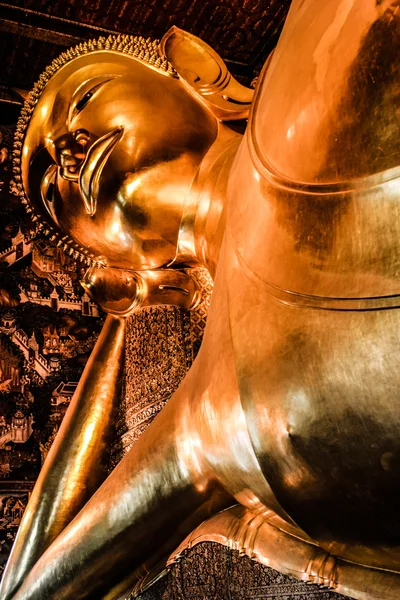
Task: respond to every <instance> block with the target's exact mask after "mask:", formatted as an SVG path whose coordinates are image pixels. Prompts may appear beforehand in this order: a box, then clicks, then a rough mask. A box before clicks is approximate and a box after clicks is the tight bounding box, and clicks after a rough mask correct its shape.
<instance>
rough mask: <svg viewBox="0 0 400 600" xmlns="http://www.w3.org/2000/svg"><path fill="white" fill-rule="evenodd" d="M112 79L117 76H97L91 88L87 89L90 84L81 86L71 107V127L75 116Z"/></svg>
mask: <svg viewBox="0 0 400 600" xmlns="http://www.w3.org/2000/svg"><path fill="white" fill-rule="evenodd" d="M112 79H115V77H110V76H103V77H96V78H94V79H92V81H91V83H92V86H91V87H90V88H89V89H87V88H88V84H86V85H85V86H82V87H83V89H82V87H81V88H80V90H79V91H78V92H77V93H76V94H74V97H73V98H72V101H71V105H70V109H69V124H70V127H71V126H72V121H73V120H74V119H75V117H76V116H77V115H78V114H79V113H80V112H81V111H82V110H83V109H84V108H85V107H86V106H87V105H88V103H89V102H90V101H91V100H92V98H93V96H95V95H96V93H97V92H98V90H99V89H100V88H101V87H103V85H105V84H106V83H108V82H109V81H111V80H112ZM84 88H86V91H84Z"/></svg>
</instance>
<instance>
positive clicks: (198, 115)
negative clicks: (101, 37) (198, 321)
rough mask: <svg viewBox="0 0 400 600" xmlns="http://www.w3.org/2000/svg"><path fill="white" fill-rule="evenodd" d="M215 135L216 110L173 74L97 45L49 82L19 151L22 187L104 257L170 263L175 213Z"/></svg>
mask: <svg viewBox="0 0 400 600" xmlns="http://www.w3.org/2000/svg"><path fill="white" fill-rule="evenodd" d="M216 134H217V125H216V120H215V119H214V117H213V116H212V115H211V114H210V113H209V112H208V111H207V109H205V108H204V107H203V105H202V104H201V102H200V101H198V100H196V99H195V98H194V97H193V96H192V95H191V94H190V93H189V92H188V91H187V90H186V88H185V87H184V85H183V84H182V83H181V82H180V81H179V80H178V79H176V78H174V77H171V76H169V75H166V74H164V73H162V72H159V71H157V70H155V69H153V68H151V67H150V66H148V65H147V64H146V63H144V62H140V61H138V60H136V59H134V58H132V57H131V56H129V55H124V54H122V53H117V52H114V51H96V52H92V53H89V54H87V55H82V56H79V57H78V58H76V59H74V60H72V61H71V62H69V63H67V64H66V65H64V66H63V67H62V68H61V69H59V70H58V71H57V73H56V74H55V75H54V76H53V77H52V78H51V79H50V80H49V82H48V83H47V85H46V87H45V89H44V91H43V93H42V95H41V96H40V99H39V101H38V103H37V105H36V107H35V109H34V112H33V114H32V117H31V120H30V123H29V126H28V128H27V132H26V136H25V140H24V145H23V151H22V163H21V166H22V178H23V184H24V187H25V190H26V193H27V195H28V197H29V199H30V201H31V202H32V204H33V205H35V206H36V207H37V208H38V209H39V210H41V211H42V212H44V211H47V213H48V215H49V219H50V220H52V221H54V222H55V223H56V225H57V226H58V227H59V228H60V229H61V230H62V231H63V232H65V234H67V235H68V236H69V237H71V238H72V239H73V240H74V241H75V242H76V243H78V244H79V245H80V246H82V247H83V248H85V249H86V250H88V251H89V252H91V253H93V254H94V255H95V256H96V257H101V258H103V259H104V260H105V261H106V262H107V263H108V264H110V265H111V266H116V267H124V268H132V269H137V270H140V269H153V268H157V267H160V266H163V265H166V264H168V263H169V262H170V261H171V260H173V258H174V255H175V251H176V244H177V236H178V231H179V225H180V221H181V217H182V211H183V207H184V203H185V199H186V197H187V194H188V191H189V189H190V186H191V183H192V181H193V178H194V176H195V174H196V172H197V170H198V167H199V165H200V162H201V160H202V158H203V157H204V155H205V154H206V152H207V150H208V148H209V147H210V145H211V144H212V143H213V141H214V139H215V137H216Z"/></svg>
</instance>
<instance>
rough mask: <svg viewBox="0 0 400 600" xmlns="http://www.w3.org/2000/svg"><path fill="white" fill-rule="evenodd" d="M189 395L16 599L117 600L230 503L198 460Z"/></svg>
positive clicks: (153, 429) (146, 438)
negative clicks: (186, 409) (184, 539)
mask: <svg viewBox="0 0 400 600" xmlns="http://www.w3.org/2000/svg"><path fill="white" fill-rule="evenodd" d="M190 391H191V389H190V387H189V389H187V388H186V386H183V388H181V389H180V391H179V392H178V394H176V395H175V396H174V397H173V398H172V399H171V400H170V401H169V403H168V404H167V406H166V407H165V408H164V409H163V410H162V412H161V413H160V414H159V415H158V417H157V418H156V419H155V420H154V421H153V423H152V424H151V425H150V426H149V428H148V429H147V430H146V432H145V433H144V434H143V435H142V437H140V438H139V440H138V441H137V442H136V443H135V444H134V446H133V448H132V449H131V450H130V452H129V453H128V454H127V455H126V456H125V457H124V458H123V459H122V461H121V462H120V463H119V465H118V466H117V467H116V468H115V469H114V471H113V473H112V474H111V475H110V476H109V478H108V479H107V480H106V481H105V482H104V483H103V485H102V486H101V487H100V488H99V490H98V491H97V492H96V493H95V494H94V496H93V497H92V498H91V499H90V500H89V502H88V503H87V504H86V505H85V507H84V508H83V509H82V511H81V512H80V513H79V514H78V515H77V516H76V517H75V519H74V520H73V521H72V522H71V523H70V524H69V525H68V526H67V527H66V528H65V529H64V531H63V532H62V533H61V534H60V535H59V536H58V537H57V539H56V540H55V541H54V542H53V544H52V545H51V546H50V548H48V550H47V551H46V552H45V553H44V554H43V555H42V557H41V558H40V559H39V561H38V562H37V563H36V565H35V566H34V567H33V569H32V571H31V572H30V574H29V575H28V577H27V578H26V579H25V581H24V583H23V585H22V586H21V587H20V589H19V590H18V592H17V593H16V595H15V596H14V597H13V598H14V600H17V599H18V600H22V599H23V600H28V599H29V600H44V599H46V600H51V599H54V600H55V599H57V600H67V599H68V600H72V599H74V600H76V599H77V598H96V599H99V598H103V599H105V598H107V599H109V600H111V599H114V598H117V597H119V594H121V593H122V592H124V591H125V590H126V589H128V588H129V586H132V585H133V584H134V583H135V581H137V579H138V578H139V579H140V578H141V577H142V576H143V575H144V574H145V573H146V571H147V569H150V568H153V567H154V566H155V565H156V564H157V563H159V562H160V560H161V559H162V558H165V556H168V555H169V554H170V553H171V552H172V550H174V549H175V548H176V546H177V545H178V544H179V543H180V542H181V541H182V539H183V538H184V537H185V536H186V535H187V534H188V533H189V532H190V531H191V530H192V529H193V528H194V527H195V526H196V525H198V524H199V523H200V522H201V521H203V520H204V519H206V518H208V517H209V516H210V515H212V514H214V513H215V512H216V511H218V510H220V509H222V508H224V507H226V506H227V505H229V504H230V503H232V500H231V499H230V498H229V497H228V496H227V495H226V494H225V493H224V492H223V491H222V489H221V488H220V486H219V485H218V484H217V483H216V481H215V479H214V478H213V477H212V476H211V474H210V470H209V468H208V467H207V465H206V464H205V463H204V460H203V459H202V457H201V455H199V454H198V449H197V446H196V444H195V443H193V440H194V439H195V432H194V431H193V432H191V431H187V427H188V425H189V423H188V417H189V415H188V414H186V411H185V406H186V404H187V395H188V394H190ZM189 427H190V425H189ZM104 594H105V595H104Z"/></svg>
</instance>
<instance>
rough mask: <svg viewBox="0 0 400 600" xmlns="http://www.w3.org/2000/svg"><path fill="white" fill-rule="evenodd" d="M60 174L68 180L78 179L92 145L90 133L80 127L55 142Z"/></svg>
mask: <svg viewBox="0 0 400 600" xmlns="http://www.w3.org/2000/svg"><path fill="white" fill-rule="evenodd" d="M53 144H54V147H55V151H56V160H57V164H58V165H59V167H60V175H61V177H63V178H64V179H67V180H68V181H78V179H79V171H80V168H81V166H82V164H83V162H84V160H85V158H86V153H87V150H88V148H89V146H90V134H89V132H88V131H86V130H85V129H78V130H76V131H73V132H69V133H66V134H63V135H61V136H59V137H58V138H57V139H56V140H54V142H53Z"/></svg>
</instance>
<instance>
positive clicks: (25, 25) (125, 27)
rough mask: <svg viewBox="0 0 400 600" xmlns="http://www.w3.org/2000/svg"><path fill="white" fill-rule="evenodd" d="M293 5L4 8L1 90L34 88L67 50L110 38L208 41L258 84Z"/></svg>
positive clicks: (20, 0) (37, 3)
mask: <svg viewBox="0 0 400 600" xmlns="http://www.w3.org/2000/svg"><path fill="white" fill-rule="evenodd" d="M289 5H290V0H10V1H9V2H8V3H4V2H0V65H1V68H0V85H2V86H8V87H18V88H22V89H30V88H31V87H32V85H33V83H34V82H35V80H36V79H37V78H38V77H39V75H40V73H41V72H42V71H43V70H44V68H45V67H46V65H47V64H48V63H49V62H51V60H52V59H53V58H55V57H56V56H57V55H58V54H60V53H61V52H62V51H63V50H64V48H65V47H69V46H72V45H75V44H77V43H79V42H80V41H81V40H83V39H90V38H94V37H99V36H100V35H106V34H109V33H115V32H118V33H129V34H133V35H143V36H144V37H149V36H150V37H153V38H160V37H161V36H162V35H163V34H164V33H165V32H166V31H167V29H168V28H169V27H170V26H171V25H177V26H178V27H181V28H183V29H186V30H188V31H190V32H192V33H194V34H195V35H198V36H200V37H202V38H203V39H204V40H205V41H206V42H208V43H209V44H210V45H211V46H212V47H213V48H214V49H215V50H216V51H217V52H218V53H219V54H221V56H223V57H224V59H225V60H226V61H227V62H229V66H230V69H231V71H232V72H233V73H234V74H236V75H237V76H239V77H241V78H244V79H247V80H249V79H251V78H252V77H253V76H254V74H256V73H257V71H258V70H259V68H260V66H261V65H262V63H263V62H264V60H265V59H266V57H267V56H268V54H269V52H270V51H271V50H272V48H273V47H274V46H275V44H276V41H277V38H278V36H279V33H280V31H281V29H282V25H283V22H284V20H285V17H286V14H287V11H288V8H289Z"/></svg>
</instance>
